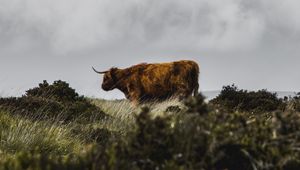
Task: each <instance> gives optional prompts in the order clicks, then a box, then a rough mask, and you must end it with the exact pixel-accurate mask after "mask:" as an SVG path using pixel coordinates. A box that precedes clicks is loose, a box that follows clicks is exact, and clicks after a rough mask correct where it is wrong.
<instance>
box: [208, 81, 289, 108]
mask: <svg viewBox="0 0 300 170" xmlns="http://www.w3.org/2000/svg"><path fill="white" fill-rule="evenodd" d="M210 103H212V104H213V105H215V106H216V107H218V108H221V109H225V110H227V111H230V112H232V111H242V112H271V111H275V110H284V108H285V103H284V102H283V100H282V99H279V98H277V94H276V93H271V92H268V91H267V90H259V91H256V92H254V91H249V92H248V91H247V90H239V89H238V88H237V87H236V86H235V85H231V86H224V87H223V89H222V91H221V92H220V94H219V95H218V96H217V97H216V98H214V99H213V100H211V101H210Z"/></svg>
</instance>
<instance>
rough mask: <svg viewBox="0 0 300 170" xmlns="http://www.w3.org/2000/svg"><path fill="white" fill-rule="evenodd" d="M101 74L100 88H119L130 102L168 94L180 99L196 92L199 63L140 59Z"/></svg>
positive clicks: (155, 98)
mask: <svg viewBox="0 0 300 170" xmlns="http://www.w3.org/2000/svg"><path fill="white" fill-rule="evenodd" d="M93 70H94V71H95V72H96V73H98V74H104V77H103V83H102V89H103V90H105V91H110V90H113V89H115V88H117V89H119V90H120V91H122V92H123V93H124V94H125V96H126V98H127V99H129V100H131V101H133V102H134V103H136V104H137V103H141V102H144V101H149V100H164V99H167V98H170V97H172V96H175V97H179V98H180V99H184V98H187V97H188V96H191V95H192V94H194V95H196V94H197V93H198V88H199V84H198V76H199V66H198V64H197V63H196V62H194V61H189V60H182V61H175V62H170V63H157V64H156V63H155V64H154V63H151V64H147V63H141V64H137V65H134V66H131V67H129V68H125V69H119V68H116V67H112V68H111V69H109V70H108V71H103V72H100V71H97V70H95V69H94V68H93Z"/></svg>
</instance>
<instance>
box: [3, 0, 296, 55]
mask: <svg viewBox="0 0 300 170" xmlns="http://www.w3.org/2000/svg"><path fill="white" fill-rule="evenodd" d="M299 5H300V3H299V2H298V1H296V0H287V1H284V2H282V1H280V0H266V1H257V0H252V1H245V0H229V1H226V2H220V1H217V0H191V1H184V0H165V1H159V0H144V1H137V0H125V1H121V0H113V1H108V0H98V1H97V0H86V1H79V0H76V1H74V0H63V1H61V0H51V1H50V0H43V1H39V0H25V1H24V0H11V1H2V2H1V7H0V23H1V25H0V35H1V37H3V38H2V41H1V43H2V44H4V43H7V42H8V43H14V42H16V41H18V40H19V39H22V38H24V36H26V37H29V38H31V39H32V40H33V41H36V42H38V43H45V45H47V46H48V47H49V48H51V50H53V51H54V52H56V53H65V52H69V51H77V50H79V51H80V50H86V49H89V48H98V47H99V48H109V47H114V46H116V45H118V46H123V45H128V46H130V45H131V46H135V45H137V44H138V45H141V46H145V45H148V46H151V47H154V48H155V47H173V48H178V47H180V48H182V47H185V48H189V49H198V48H201V49H212V50H225V51H226V50H235V49H246V50H247V49H252V48H256V47H257V46H260V45H261V43H262V38H266V39H271V41H272V37H275V38H276V37H277V38H282V37H286V39H288V40H290V38H292V39H295V41H297V42H299V38H295V36H294V35H299V31H300V23H299V19H298V18H299V17H300V14H299V12H298V11H299V10H298V9H297V6H299ZM287 33H288V36H287Z"/></svg>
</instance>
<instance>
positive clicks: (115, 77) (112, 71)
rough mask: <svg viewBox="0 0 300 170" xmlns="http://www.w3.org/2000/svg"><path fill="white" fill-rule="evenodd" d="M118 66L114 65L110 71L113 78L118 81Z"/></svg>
mask: <svg viewBox="0 0 300 170" xmlns="http://www.w3.org/2000/svg"><path fill="white" fill-rule="evenodd" d="M117 70H118V68H117V67H112V68H111V69H110V71H109V73H110V76H111V78H112V79H113V81H116V79H117V76H116V72H117Z"/></svg>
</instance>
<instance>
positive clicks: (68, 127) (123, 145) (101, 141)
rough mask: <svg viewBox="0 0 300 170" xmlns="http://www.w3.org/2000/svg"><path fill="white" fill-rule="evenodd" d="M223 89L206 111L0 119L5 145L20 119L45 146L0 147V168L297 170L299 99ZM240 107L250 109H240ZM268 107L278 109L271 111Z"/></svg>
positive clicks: (183, 107) (198, 103)
mask: <svg viewBox="0 0 300 170" xmlns="http://www.w3.org/2000/svg"><path fill="white" fill-rule="evenodd" d="M228 88H232V89H226V88H224V89H223V91H222V92H221V94H220V95H219V96H218V97H217V98H216V99H215V100H213V101H212V102H210V103H208V104H207V103H205V102H204V98H203V96H201V95H199V96H197V97H194V98H190V99H188V100H186V101H185V102H184V103H179V102H178V103H177V102H169V103H165V104H164V107H162V106H161V105H160V103H158V104H150V105H146V106H142V107H141V108H133V107H132V106H131V105H130V103H126V101H116V102H112V101H111V102H109V103H107V101H99V100H92V103H93V104H92V103H90V104H92V105H94V104H95V106H97V107H100V108H101V110H104V111H105V112H106V114H107V115H110V117H107V118H101V119H94V120H91V119H89V120H86V121H85V123H80V122H81V121H78V120H76V119H71V120H64V121H68V122H69V123H68V124H65V123H63V122H62V123H59V122H56V123H54V124H53V121H52V123H47V122H49V121H47V120H34V119H30V120H27V119H24V117H23V116H22V115H17V116H16V115H15V114H13V113H11V112H3V113H1V115H2V116H1V117H0V121H1V122H2V124H1V127H0V130H1V141H9V140H8V138H9V137H7V136H6V135H5V132H6V131H7V130H8V131H9V130H10V129H12V127H13V125H14V124H16V122H18V121H20V120H21V121H25V120H26V121H30V122H27V126H30V124H36V125H35V126H32V129H42V132H41V131H38V132H40V133H43V134H45V137H46V139H49V140H45V141H43V140H39V139H40V138H41V137H36V138H33V140H34V141H35V142H36V143H35V145H36V146H37V147H35V148H33V149H30V147H29V146H31V144H28V143H27V144H26V143H17V142H16V144H15V146H19V147H15V146H14V147H13V146H9V145H8V143H9V142H6V145H4V144H5V143H3V142H2V143H0V149H1V151H2V153H1V154H0V155H1V158H2V159H1V162H0V169H170V170H173V169H208V170H213V169H216V170H219V169H229V170H240V169H243V170H248V169H249V170H252V169H253V170H254V169H265V170H269V169H270V170H271V169H285V170H292V169H300V161H299V160H300V152H299V146H300V134H299V130H300V114H299V112H298V110H297V107H298V105H297V102H298V99H299V98H297V96H296V97H294V98H290V99H286V100H285V101H284V100H282V99H278V98H277V97H276V95H275V94H273V93H269V92H267V91H259V92H246V91H243V90H242V91H239V90H237V88H234V87H228ZM33 94H35V95H36V94H40V93H38V92H36V91H35V92H34V93H33ZM59 94H60V93H59ZM35 95H34V96H35ZM27 96H29V95H28V94H27ZM39 96H40V95H39ZM228 96H231V97H232V98H231V99H229V98H228ZM253 96H254V97H253ZM257 96H260V97H257ZM274 97H275V98H274ZM235 98H238V100H236V99H235ZM221 99H222V100H221ZM254 99H255V100H260V101H262V102H261V103H259V102H258V103H256V102H254V101H252V100H254ZM56 100H57V101H59V100H61V99H55V101H56ZM63 100H64V99H63ZM67 100H70V99H67ZM216 101H218V102H217V103H218V106H216ZM236 101H239V102H236ZM244 101H247V102H250V103H252V104H251V105H247V106H246V105H245V104H246V103H243V102H244ZM86 102H89V100H86ZM222 102H224V103H222ZM276 102H277V104H278V105H280V107H273V105H275V103H276ZM112 103H114V104H112ZM221 106H222V107H221ZM229 106H230V107H229ZM283 106H285V108H283V109H282V108H281V107H283ZM157 108H160V109H157ZM122 111H123V112H124V113H125V114H128V115H127V116H124V114H122ZM62 114H63V113H62ZM67 114H69V113H67ZM90 114H91V115H92V114H95V113H94V112H90ZM78 119H81V117H79V118H78ZM95 120H96V121H95ZM112 124H113V125H114V126H112ZM50 125H51V126H50ZM19 126H21V127H22V125H19ZM49 127H50V129H57V131H56V130H52V131H50V130H47V129H49ZM23 129H25V128H23ZM58 129H61V130H58ZM16 131H17V130H15V131H11V134H16ZM18 131H20V129H19V130H18ZM58 131H60V132H61V133H57V132H58ZM26 132H27V133H28V135H29V136H32V135H33V136H34V135H35V132H34V130H26V129H25V130H24V131H23V132H22V133H24V134H23V135H26ZM51 132H53V133H51ZM54 132H55V133H54ZM22 133H20V134H22ZM48 135H49V138H47V136H48ZM51 135H52V137H53V138H50V136H51ZM59 135H60V138H56V137H58V136H59ZM21 136H22V135H21ZM52 139H56V140H52ZM57 139H60V140H57ZM11 141H12V142H13V141H14V140H11ZM24 146H27V147H26V149H23V150H22V149H19V148H21V147H24ZM46 146H49V147H46ZM50 146H51V147H50ZM45 147H46V149H45ZM7 148H15V149H9V150H8V149H7ZM3 151H4V152H3Z"/></svg>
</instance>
